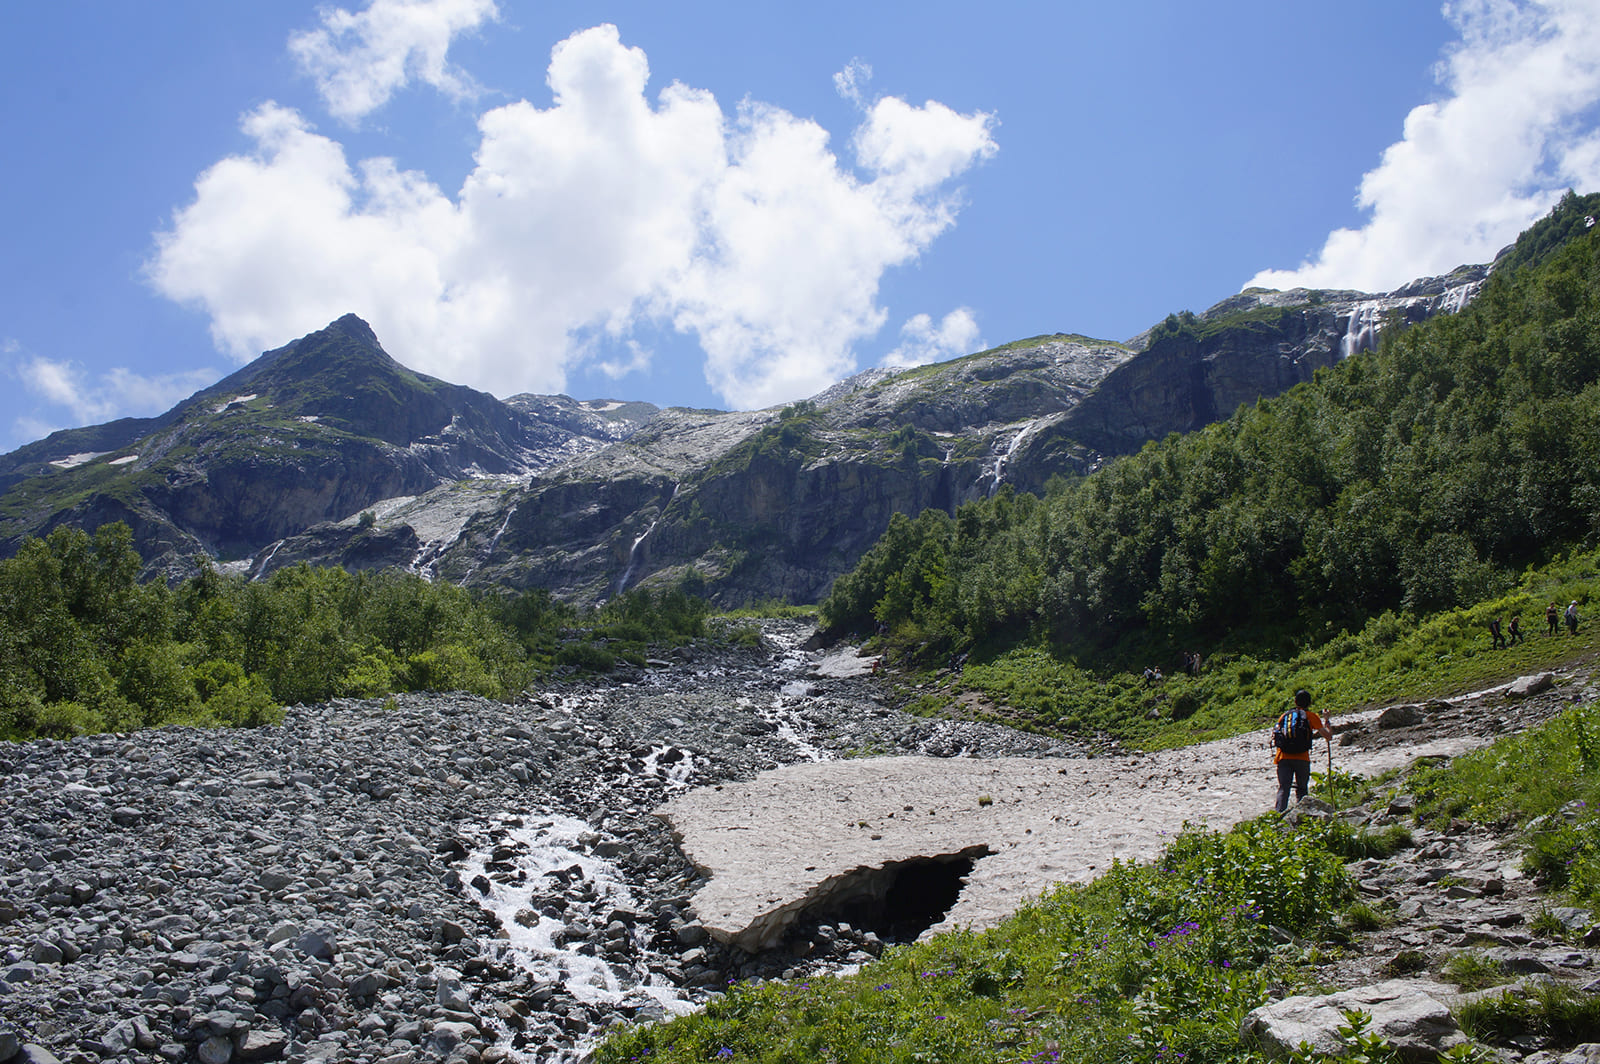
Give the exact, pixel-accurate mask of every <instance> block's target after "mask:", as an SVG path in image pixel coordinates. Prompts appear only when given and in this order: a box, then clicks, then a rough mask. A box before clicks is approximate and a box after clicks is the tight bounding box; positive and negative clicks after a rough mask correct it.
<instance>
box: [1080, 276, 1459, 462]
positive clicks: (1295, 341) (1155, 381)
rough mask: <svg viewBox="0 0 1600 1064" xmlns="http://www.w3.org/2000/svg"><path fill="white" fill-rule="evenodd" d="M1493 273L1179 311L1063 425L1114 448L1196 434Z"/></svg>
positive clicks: (1250, 295)
mask: <svg viewBox="0 0 1600 1064" xmlns="http://www.w3.org/2000/svg"><path fill="white" fill-rule="evenodd" d="M1488 272H1489V270H1488V267H1486V266H1463V267H1461V268H1460V269H1458V270H1456V271H1455V272H1453V273H1451V274H1449V275H1447V276H1444V277H1429V278H1424V279H1422V280H1419V281H1413V282H1412V283H1411V284H1409V285H1407V286H1406V287H1404V288H1401V289H1399V290H1397V291H1394V292H1390V293H1387V294H1385V295H1377V296H1374V295H1368V294H1365V293H1362V292H1346V291H1308V290H1306V289H1298V288H1297V289H1294V290H1293V291H1289V292H1273V291H1266V290H1263V289H1251V290H1249V291H1246V292H1241V293H1240V294H1239V295H1236V296H1234V297H1232V298H1231V299H1225V300H1223V301H1222V302H1221V303H1218V304H1217V305H1216V306H1214V307H1212V308H1211V309H1210V310H1207V311H1206V312H1205V313H1204V314H1201V315H1199V316H1197V317H1195V316H1186V317H1179V316H1176V315H1174V316H1173V317H1170V318H1168V319H1167V321H1165V322H1163V323H1162V324H1161V325H1158V326H1156V327H1155V328H1154V329H1152V330H1150V331H1149V332H1146V333H1143V334H1141V335H1140V336H1137V337H1135V338H1134V339H1133V340H1132V341H1130V346H1132V347H1133V348H1135V349H1136V350H1137V351H1138V352H1139V355H1138V357H1137V358H1134V359H1130V360H1129V362H1128V364H1127V365H1125V366H1123V367H1120V368H1119V370H1118V371H1117V372H1116V373H1113V374H1111V375H1110V376H1109V377H1108V378H1107V379H1106V380H1105V381H1104V382H1103V384H1102V385H1101V386H1100V387H1099V388H1097V389H1095V392H1094V394H1093V395H1092V396H1089V397H1087V398H1086V399H1085V401H1084V402H1083V403H1082V404H1080V405H1079V406H1078V407H1077V408H1076V409H1075V410H1073V412H1072V413H1071V414H1070V415H1069V416H1068V417H1066V418H1065V419H1064V420H1063V421H1062V422H1061V425H1060V429H1059V431H1060V433H1061V434H1063V435H1065V436H1068V437H1070V438H1071V439H1073V440H1075V441H1077V442H1078V443H1081V444H1084V445H1086V446H1087V447H1090V448H1093V449H1094V450H1097V451H1100V452H1103V453H1105V454H1127V453H1130V452H1132V451H1137V450H1138V449H1139V448H1140V447H1142V446H1144V444H1145V441H1147V440H1158V439H1161V438H1162V437H1164V436H1166V435H1167V434H1168V433H1172V432H1192V431H1194V430H1195V429H1198V428H1201V427H1203V426H1205V425H1209V424H1210V423H1212V422H1213V421H1218V420H1220V419H1222V418H1226V417H1228V416H1230V415H1231V414H1232V413H1233V412H1234V411H1235V410H1237V409H1238V408H1239V407H1240V406H1243V405H1247V404H1250V403H1254V402H1255V401H1256V400H1258V399H1260V398H1262V397H1263V396H1270V395H1277V394H1279V393H1280V392H1285V391H1287V390H1288V389H1290V388H1292V387H1294V386H1295V385H1296V384H1299V383H1301V382H1303V381H1308V380H1310V379H1311V377H1312V375H1313V374H1315V373H1316V371H1317V370H1319V369H1322V368H1323V367H1325V366H1331V365H1333V364H1334V363H1336V362H1339V361H1341V360H1343V359H1346V358H1349V357H1350V356H1351V355H1354V354H1356V353H1358V352H1360V351H1366V350H1370V349H1371V348H1373V347H1376V346H1377V342H1378V338H1379V336H1380V335H1381V334H1382V332H1383V331H1384V330H1385V329H1393V328H1401V327H1404V326H1406V325H1413V324H1416V323H1417V322H1419V321H1424V320H1426V319H1428V318H1431V317H1433V316H1434V315H1435V314H1440V313H1451V312H1454V311H1456V310H1459V309H1460V308H1461V307H1463V306H1465V305H1466V303H1467V302H1468V301H1469V300H1470V299H1471V298H1472V297H1473V296H1474V295H1476V294H1477V291H1478V289H1479V288H1480V287H1481V286H1482V284H1483V281H1484V279H1485V278H1486V277H1487V276H1488Z"/></svg>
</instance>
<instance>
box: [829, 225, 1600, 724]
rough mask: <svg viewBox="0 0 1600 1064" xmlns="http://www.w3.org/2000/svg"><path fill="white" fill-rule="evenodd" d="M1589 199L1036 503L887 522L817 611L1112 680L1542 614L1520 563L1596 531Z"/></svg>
mask: <svg viewBox="0 0 1600 1064" xmlns="http://www.w3.org/2000/svg"><path fill="white" fill-rule="evenodd" d="M1596 211H1600V195H1591V196H1587V197H1577V196H1575V195H1573V194H1571V193H1569V194H1568V196H1567V197H1566V198H1565V199H1564V200H1563V201H1562V203H1561V204H1560V206H1558V207H1557V208H1556V210H1555V211H1554V212H1553V213H1552V214H1551V215H1550V216H1549V217H1547V218H1546V219H1544V220H1543V221H1541V222H1540V223H1538V224H1537V225H1536V226H1535V227H1534V228H1532V229H1530V230H1529V231H1528V232H1527V233H1526V234H1524V236H1523V237H1522V238H1521V240H1519V242H1518V243H1517V245H1516V247H1515V248H1514V249H1513V250H1512V251H1511V252H1509V253H1508V254H1507V255H1506V256H1505V258H1504V259H1503V260H1502V263H1501V266H1500V267H1499V268H1497V269H1496V270H1495V271H1494V272H1493V273H1492V274H1491V275H1490V277H1489V279H1488V281H1487V282H1486V283H1485V284H1484V286H1483V289H1482V290H1481V292H1480V294H1479V295H1478V296H1477V298H1476V299H1475V300H1473V302H1471V303H1470V304H1469V305H1468V306H1467V307H1466V308H1465V309H1464V310H1462V311H1461V312H1459V313H1457V314H1453V315H1443V316H1440V317H1436V318H1434V319H1431V320H1429V321H1427V322H1425V323H1423V324H1421V325H1417V326H1415V327H1412V328H1409V329H1405V330H1390V331H1389V332H1388V333H1386V334H1385V339H1384V341H1383V343H1382V344H1381V345H1380V347H1379V349H1378V350H1376V351H1372V352H1368V353H1365V354H1363V355H1360V356H1357V357H1355V358H1351V359H1349V360H1347V361H1345V362H1343V363H1341V364H1339V365H1337V366H1335V367H1333V368H1330V369H1325V370H1320V371H1318V373H1317V374H1316V377H1315V379H1314V380H1313V381H1311V382H1309V383H1307V384H1304V385H1301V386H1298V387H1296V388H1294V389H1293V390H1291V391H1289V392H1287V393H1285V394H1284V395H1281V396H1278V397H1276V398H1272V399H1266V400H1263V401H1261V402H1260V403H1258V404H1256V405H1255V406H1253V407H1242V408H1240V410H1239V411H1238V412H1236V413H1235V414H1234V415H1233V416H1232V417H1230V418H1229V419H1228V420H1226V421H1223V422H1220V423H1218V424H1215V425H1212V426H1210V427H1209V428H1206V429H1204V430H1202V431H1199V432H1196V433H1192V434H1189V435H1185V436H1177V435H1174V436H1171V437H1168V438H1167V439H1165V440H1162V441H1159V442H1155V443H1151V444H1148V445H1146V447H1145V448H1144V449H1143V450H1142V451H1141V452H1140V453H1138V454H1136V455H1131V456H1129V457H1127V458H1124V459H1121V460H1119V461H1116V462H1113V463H1110V464H1109V465H1107V466H1106V467H1105V468H1103V469H1101V470H1099V471H1098V472H1096V473H1095V474H1093V475H1091V476H1089V477H1086V478H1084V479H1083V480H1081V481H1079V482H1077V483H1075V484H1072V485H1067V486H1062V487H1059V488H1058V489H1057V490H1054V491H1052V492H1051V493H1050V494H1049V495H1048V497H1046V498H1044V499H1037V498H1034V497H1031V496H1025V495H1013V494H1010V493H1008V492H1005V491H1003V490H1002V491H1001V492H1000V493H999V494H997V495H996V496H995V497H993V498H990V499H987V500H982V501H978V502H973V503H970V504H968V505H966V506H963V507H961V508H960V509H959V510H958V511H957V512H956V514H955V515H954V516H953V517H951V516H949V515H947V514H944V513H940V512H936V511H928V512H924V513H922V514H920V515H918V516H915V517H910V516H904V515H901V516H897V517H896V518H895V520H894V522H893V524H892V526H891V527H890V528H889V530H888V532H887V533H886V534H885V536H884V537H883V538H882V539H881V540H880V541H879V543H878V544H877V545H876V546H874V547H873V548H872V549H871V550H870V551H869V552H868V553H867V554H866V556H864V557H863V559H862V561H861V563H860V564H859V566H858V567H857V568H856V569H855V570H854V571H853V572H851V573H850V574H848V575H846V576H844V577H842V578H840V579H839V580H838V581H837V582H836V583H835V585H834V588H833V591H832V593H831V594H830V595H829V597H828V598H827V600H826V601H825V602H824V603H823V604H822V616H823V620H824V622H825V623H826V624H828V625H829V626H830V627H831V628H832V629H833V630H834V631H838V632H844V631H850V632H855V633H860V634H868V633H873V632H878V633H881V635H880V638H881V639H882V641H883V643H884V644H885V645H886V646H887V647H889V648H890V649H891V650H892V651H894V652H895V653H897V654H898V655H901V656H903V657H904V658H905V659H907V660H912V661H920V662H922V663H923V664H925V665H936V664H942V663H943V662H944V661H946V660H948V659H949V657H950V656H952V655H970V660H971V661H972V662H974V663H976V664H980V665H984V664H988V665H992V664H993V663H994V662H996V661H999V660H1002V659H1007V660H1010V661H1012V662H1013V663H1014V662H1017V661H1020V660H1022V659H1030V660H1034V661H1035V662H1039V663H1042V667H1044V668H1046V669H1047V670H1048V669H1051V668H1057V669H1058V668H1060V667H1062V666H1068V667H1074V668H1078V669H1080V670H1090V671H1092V672H1095V673H1097V674H1098V675H1099V676H1100V677H1101V678H1102V679H1105V678H1109V677H1111V676H1114V675H1119V674H1121V675H1127V674H1131V673H1137V672H1138V671H1140V670H1141V669H1142V668H1145V667H1148V666H1150V665H1151V664H1152V663H1154V664H1155V665H1157V666H1158V667H1160V668H1161V669H1163V670H1164V671H1165V672H1170V673H1176V672H1179V671H1180V670H1181V666H1182V662H1183V660H1184V658H1183V655H1185V654H1188V653H1198V654H1200V655H1201V657H1202V660H1203V661H1206V662H1208V663H1214V664H1215V665H1217V666H1219V667H1220V666H1223V665H1225V664H1227V663H1228V662H1230V661H1234V660H1238V659H1250V660H1252V661H1254V660H1257V659H1266V660H1273V661H1280V662H1281V661H1286V660H1288V659H1291V658H1293V657H1294V656H1295V655H1297V654H1301V653H1304V652H1305V651H1306V650H1307V648H1318V647H1327V646H1330V645H1338V644H1340V642H1341V641H1348V640H1351V639H1355V638H1358V637H1360V636H1361V635H1362V633H1364V632H1368V631H1369V629H1371V628H1372V627H1373V626H1375V625H1376V626H1378V627H1379V628H1388V629H1392V630H1393V631H1394V632H1396V633H1399V632H1408V631H1412V630H1414V629H1415V628H1416V627H1417V626H1418V625H1420V624H1422V623H1424V621H1425V620H1426V619H1428V618H1432V617H1437V616H1440V615H1441V614H1443V613H1446V612H1448V611H1453V610H1454V611H1462V610H1465V611H1469V613H1470V611H1471V610H1472V609H1473V608H1474V605H1475V604H1482V603H1490V604H1498V606H1499V607H1502V608H1507V609H1511V610H1516V609H1526V610H1527V611H1530V612H1528V613H1527V615H1525V616H1524V617H1523V618H1522V621H1523V623H1524V624H1528V623H1531V622H1538V623H1540V627H1541V628H1542V627H1543V625H1542V620H1543V608H1544V606H1545V602H1543V601H1536V599H1537V598H1538V595H1539V584H1538V581H1533V582H1532V583H1530V582H1529V581H1530V574H1532V573H1534V572H1535V571H1537V570H1538V569H1539V568H1540V567H1545V566H1549V565H1551V564H1552V563H1555V562H1557V561H1559V560H1563V559H1566V560H1570V559H1572V558H1575V557H1576V556H1577V555H1578V554H1580V553H1581V552H1584V551H1587V550H1591V549H1592V548H1594V546H1595V545H1596V542H1597V530H1600V527H1597V519H1600V244H1597V240H1596V237H1595V236H1594V234H1593V231H1592V230H1591V229H1590V228H1589V225H1590V223H1589V222H1588V219H1589V218H1591V217H1592V216H1593V214H1594V213H1595V212H1596ZM1588 572H1589V573H1590V574H1592V573H1593V568H1592V566H1591V567H1590V568H1589V570H1588ZM1569 575H1570V574H1569ZM1556 583H1557V584H1560V582H1559V581H1557V582H1556ZM1560 586H1561V587H1565V586H1566V585H1565V584H1560ZM1587 593H1588V592H1587V590H1585V591H1584V594H1585V595H1587ZM1517 595H1520V598H1519V599H1517V600H1516V601H1511V600H1507V599H1506V596H1517ZM1501 600H1505V601H1501ZM1563 604H1564V603H1563ZM1583 605H1585V606H1587V603H1586V602H1585V603H1584V604H1583ZM1485 608H1489V607H1485ZM1393 638H1397V636H1395V637H1392V638H1391V641H1393ZM1010 671H1012V672H1015V671H1016V670H1015V669H1012V670H1010ZM972 682H979V683H981V682H982V676H981V674H980V675H979V676H978V677H976V678H975V679H974V680H973V681H972ZM1291 689H1292V688H1291ZM1010 701H1012V702H1015V701H1016V700H1015V699H1012V700H1010ZM1023 708H1024V709H1026V707H1023ZM1187 708H1189V709H1191V710H1192V709H1193V708H1194V707H1193V705H1190V706H1189V707H1187ZM1177 709H1178V712H1179V714H1180V715H1181V714H1182V713H1183V712H1184V709H1185V707H1184V706H1181V705H1180V706H1179V707H1177ZM1026 715H1027V714H1026V713H1024V716H1025V717H1026ZM1070 716H1071V715H1070V713H1069V712H1068V711H1067V710H1065V709H1059V708H1058V709H1057V710H1055V711H1044V712H1041V713H1039V714H1037V720H1036V722H1037V723H1041V724H1046V725H1054V726H1063V725H1070V724H1071V723H1072V720H1071V719H1070ZM1108 723H1114V722H1108V721H1106V720H1104V719H1102V720H1100V721H1098V722H1096V724H1097V726H1099V727H1102V728H1105V727H1106V726H1107V725H1108ZM1109 730H1111V731H1113V732H1115V731H1116V728H1115V727H1114V726H1113V727H1110V728H1109Z"/></svg>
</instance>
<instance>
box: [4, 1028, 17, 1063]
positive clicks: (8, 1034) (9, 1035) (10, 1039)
mask: <svg viewBox="0 0 1600 1064" xmlns="http://www.w3.org/2000/svg"><path fill="white" fill-rule="evenodd" d="M20 1052H22V1040H21V1039H19V1038H18V1037H17V1032H15V1031H13V1030H11V1029H10V1028H7V1027H0V1064H3V1062H4V1061H8V1060H10V1059H11V1058H12V1057H14V1056H16V1055H17V1054H18V1053H20Z"/></svg>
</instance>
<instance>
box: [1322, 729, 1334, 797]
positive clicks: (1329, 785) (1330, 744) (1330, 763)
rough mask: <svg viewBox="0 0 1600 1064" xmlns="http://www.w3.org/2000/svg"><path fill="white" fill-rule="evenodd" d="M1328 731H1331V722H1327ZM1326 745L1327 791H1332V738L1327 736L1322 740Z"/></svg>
mask: <svg viewBox="0 0 1600 1064" xmlns="http://www.w3.org/2000/svg"><path fill="white" fill-rule="evenodd" d="M1328 731H1330V732H1331V731H1333V722H1332V721H1329V722H1328ZM1322 741H1323V742H1325V743H1327V744H1328V789H1329V790H1330V791H1331V790H1332V789H1333V736H1332V735H1328V736H1326V737H1325V738H1324V739H1323V740H1322Z"/></svg>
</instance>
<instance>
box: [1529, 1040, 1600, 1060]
mask: <svg viewBox="0 0 1600 1064" xmlns="http://www.w3.org/2000/svg"><path fill="white" fill-rule="evenodd" d="M1522 1064H1600V1042H1585V1043H1584V1044H1583V1045H1581V1046H1573V1047H1572V1048H1571V1049H1556V1050H1546V1051H1545V1052H1543V1053H1535V1054H1534V1055H1533V1056H1531V1057H1524V1058H1523V1061H1522Z"/></svg>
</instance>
